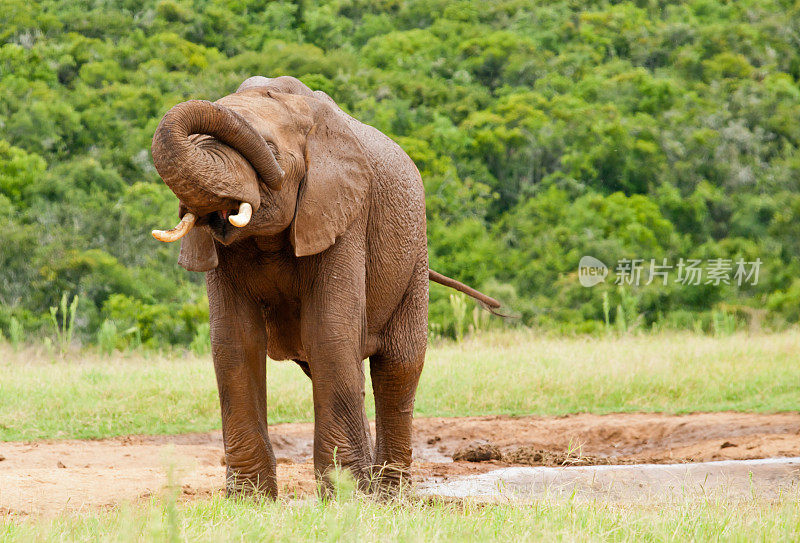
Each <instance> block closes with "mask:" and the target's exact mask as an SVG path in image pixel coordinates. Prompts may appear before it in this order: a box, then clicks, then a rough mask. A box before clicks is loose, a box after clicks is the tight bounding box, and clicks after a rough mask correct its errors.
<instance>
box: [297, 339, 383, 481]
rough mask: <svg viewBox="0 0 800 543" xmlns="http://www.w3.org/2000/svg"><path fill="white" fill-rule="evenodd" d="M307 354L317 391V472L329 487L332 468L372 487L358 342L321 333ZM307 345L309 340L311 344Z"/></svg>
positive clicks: (315, 400) (370, 458) (315, 408)
mask: <svg viewBox="0 0 800 543" xmlns="http://www.w3.org/2000/svg"><path fill="white" fill-rule="evenodd" d="M319 335H320V332H318V337H317V338H316V340H317V341H315V342H314V343H313V344H312V345H313V347H312V348H311V350H310V352H309V359H310V364H309V365H310V369H311V382H312V387H313V395H314V471H315V473H316V476H317V479H318V480H319V481H320V482H321V483H322V484H323V486H324V488H325V489H329V486H330V472H331V470H332V469H333V468H334V466H336V467H339V468H344V469H347V470H349V471H350V472H351V473H352V474H353V476H354V477H355V478H356V480H357V481H358V484H359V487H360V488H361V489H362V490H366V489H367V488H368V486H369V476H370V466H371V464H372V437H371V435H370V431H369V423H368V421H367V416H366V412H365V411H364V363H363V361H362V360H361V359H360V355H359V353H358V351H357V348H358V346H359V345H358V343H357V342H355V343H354V342H353V341H351V340H347V339H343V338H341V337H340V338H336V337H335V335H336V334H333V335H329V333H327V332H322V333H321V335H323V336H327V337H326V338H321V337H319ZM307 345H308V343H307Z"/></svg>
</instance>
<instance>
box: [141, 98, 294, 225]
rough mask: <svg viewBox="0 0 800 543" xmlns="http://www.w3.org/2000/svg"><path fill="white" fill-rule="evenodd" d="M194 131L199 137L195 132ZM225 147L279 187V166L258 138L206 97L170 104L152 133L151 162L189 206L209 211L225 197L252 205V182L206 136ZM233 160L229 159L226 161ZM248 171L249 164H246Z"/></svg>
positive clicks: (257, 199) (254, 191)
mask: <svg viewBox="0 0 800 543" xmlns="http://www.w3.org/2000/svg"><path fill="white" fill-rule="evenodd" d="M196 134H200V135H201V137H199V138H198V137H197V136H195V135H196ZM202 135H205V136H212V137H213V138H215V139H216V140H218V141H219V142H222V143H223V144H225V145H227V146H229V147H230V148H232V149H233V150H234V151H236V152H237V153H238V154H239V155H241V157H244V159H246V160H247V162H248V163H249V166H252V169H254V170H255V172H256V173H257V174H258V176H259V177H261V180H262V181H263V182H264V183H266V185H267V186H268V187H269V188H270V189H273V190H280V188H281V182H282V180H283V170H282V169H281V167H280V166H279V165H278V162H277V161H276V160H275V155H273V153H272V151H271V149H270V148H269V146H268V145H267V143H266V142H265V141H264V138H262V137H261V135H260V134H259V133H258V132H257V131H256V130H255V128H253V126H252V125H250V124H249V123H248V122H247V121H246V120H245V119H244V118H243V117H242V116H240V115H239V114H238V113H236V112H235V111H233V110H232V109H230V108H227V107H225V106H222V105H220V104H216V103H212V102H208V101H206V100H189V101H188V102H183V103H180V104H178V105H176V106H175V107H173V108H172V109H170V110H169V111H168V112H167V114H166V115H164V118H163V119H161V122H160V123H159V125H158V128H156V132H155V134H154V135H153V144H152V148H151V149H152V152H153V163H154V164H155V167H156V170H158V173H159V175H161V178H162V179H163V180H164V182H165V183H166V184H167V185H168V186H169V187H170V189H172V191H173V192H174V193H175V194H176V195H177V196H178V197H179V198H180V199H181V200H182V201H183V202H184V203H185V204H186V205H187V206H188V207H189V208H190V209H192V210H195V211H198V212H200V213H202V212H204V211H212V210H214V207H215V206H219V205H222V202H225V201H227V200H235V201H238V202H247V203H248V204H250V205H251V206H252V207H253V208H254V209H258V207H259V205H260V204H261V198H260V195H259V192H258V186H257V184H256V183H252V182H250V183H248V182H247V177H252V173H251V174H250V176H247V175H241V174H242V172H240V171H238V170H239V169H240V168H237V167H236V162H244V161H242V160H241V157H236V158H238V159H239V160H238V161H237V160H236V159H231V158H228V157H226V156H225V153H224V152H222V153H221V152H219V145H218V144H217V147H216V148H215V147H214V146H213V145H209V142H208V141H207V140H208V137H205V138H203V137H202ZM232 162H233V164H231V163H232ZM247 169H248V170H250V172H252V170H251V169H250V168H247Z"/></svg>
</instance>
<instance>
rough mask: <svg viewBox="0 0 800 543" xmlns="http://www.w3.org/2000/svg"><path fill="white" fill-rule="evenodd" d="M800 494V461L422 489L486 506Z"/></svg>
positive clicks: (557, 473)
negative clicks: (510, 502)
mask: <svg viewBox="0 0 800 543" xmlns="http://www.w3.org/2000/svg"><path fill="white" fill-rule="evenodd" d="M798 489H800V457H793V458H767V459H758V460H728V461H721V462H702V463H694V464H638V465H622V466H620V465H617V466H613V465H606V466H584V467H560V468H552V467H509V468H502V469H497V470H494V471H490V472H487V473H481V474H477V475H468V476H464V477H458V478H451V479H449V480H447V481H437V480H429V481H426V482H423V483H420V484H419V486H418V490H419V493H420V494H423V495H431V496H433V495H435V496H441V497H446V498H476V499H479V500H481V501H484V500H486V501H502V500H532V499H541V498H555V499H575V500H579V501H594V500H598V501H612V502H613V501H640V500H641V501H655V500H657V501H669V500H670V499H674V498H682V499H685V498H687V497H725V498H734V499H736V498H738V499H747V498H758V499H774V498H776V497H778V496H779V494H781V493H782V494H784V495H785V494H786V493H792V492H794V493H797V492H798Z"/></svg>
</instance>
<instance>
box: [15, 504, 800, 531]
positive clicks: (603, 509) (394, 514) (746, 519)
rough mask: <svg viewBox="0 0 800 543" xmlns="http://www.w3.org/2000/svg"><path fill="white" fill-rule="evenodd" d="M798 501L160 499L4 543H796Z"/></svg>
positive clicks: (39, 522) (67, 520)
mask: <svg viewBox="0 0 800 543" xmlns="http://www.w3.org/2000/svg"><path fill="white" fill-rule="evenodd" d="M798 498H800V497H798V496H787V497H785V498H783V499H781V500H778V501H776V502H772V503H769V502H758V501H749V502H731V501H724V500H722V501H718V500H714V499H708V500H700V501H697V500H689V499H687V500H686V501H678V502H676V503H671V504H666V505H665V504H660V505H656V504H627V505H609V504H604V503H583V504H580V503H571V502H550V501H547V500H545V501H539V502H535V503H530V504H511V503H506V504H499V505H480V504H475V503H470V502H464V503H460V504H455V503H443V502H438V503H436V502H434V503H430V502H429V503H425V502H421V501H418V500H413V499H405V500H398V501H396V502H393V503H377V502H374V501H371V500H369V499H367V498H359V497H355V498H352V497H351V498H346V499H340V500H338V501H335V502H328V503H325V502H319V501H305V502H291V501H278V502H275V503H273V502H264V503H254V502H251V501H234V500H225V499H223V498H220V497H217V498H213V499H209V500H205V501H198V502H192V503H189V504H176V503H175V502H174V500H170V499H165V500H159V499H154V500H152V501H151V502H150V503H149V504H147V505H145V506H139V507H131V506H128V507H122V508H119V509H116V510H112V511H107V512H98V511H94V512H88V513H82V514H78V513H68V514H62V515H61V516H58V517H55V518H50V519H47V518H41V517H40V518H37V517H32V518H27V519H26V518H13V517H9V518H6V519H5V520H3V519H2V518H0V540H9V541H13V540H25V541H34V540H35V541H88V540H92V541H94V540H113V541H134V540H135V541H142V540H154V541H231V540H243V541H245V540H246V541H381V542H383V541H425V542H428V541H514V542H516V541H551V540H566V541H574V540H580V541H637V542H638V541H696V540H699V541H718V540H723V541H797V540H798V538H800V499H798Z"/></svg>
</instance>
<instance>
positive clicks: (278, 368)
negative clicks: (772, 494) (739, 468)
mask: <svg viewBox="0 0 800 543" xmlns="http://www.w3.org/2000/svg"><path fill="white" fill-rule="evenodd" d="M0 361H2V362H0V372H2V375H3V377H2V379H0V440H2V441H11V440H33V439H42V438H100V437H107V436H113V435H125V434H135V433H146V434H163V433H180V432H192V431H206V430H211V429H214V428H218V427H219V424H220V423H219V404H218V400H217V394H216V385H215V381H214V372H213V367H212V363H211V360H210V357H200V358H198V357H196V356H194V355H185V356H180V355H156V354H147V353H126V354H119V353H117V354H115V355H113V356H111V357H106V356H102V355H99V354H96V353H92V352H83V353H72V354H70V355H68V356H67V358H66V359H65V360H61V359H59V358H58V357H56V356H55V355H53V354H49V355H48V354H45V351H44V350H43V349H41V348H39V349H37V348H33V347H29V348H27V349H22V350H20V351H14V350H13V349H12V348H11V347H10V346H0ZM268 394H269V398H268V405H269V417H270V422H271V423H278V422H290V421H310V420H312V418H313V407H312V402H311V383H310V381H309V380H308V378H307V377H306V376H305V375H304V374H303V373H302V372H301V370H300V369H299V368H298V367H297V366H296V365H295V364H294V363H291V362H270V363H269V368H268ZM370 395H371V393H369V394H368V396H370ZM798 397H800V332H798V331H787V332H782V333H777V334H771V335H756V336H748V335H745V334H737V335H733V336H730V337H724V338H711V337H707V336H698V335H691V334H659V335H638V336H623V337H616V336H609V337H605V338H594V337H575V338H547V337H541V336H537V335H536V334H534V333H533V332H530V331H516V332H505V333H493V334H485V335H481V336H479V337H478V338H473V339H468V340H465V341H464V342H462V343H459V344H454V343H446V344H442V345H439V346H434V347H431V348H430V349H429V350H428V357H427V362H426V366H425V370H424V372H423V374H422V380H421V382H420V385H419V393H418V397H417V404H416V415H417V416H466V415H485V414H511V415H521V414H540V415H558V414H564V413H575V412H593V413H605V412H619V411H664V412H689V411H720V410H738V411H791V410H797V409H798V407H800V403H798ZM368 410H369V411H370V412H372V402H371V399H370V401H369V404H368Z"/></svg>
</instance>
